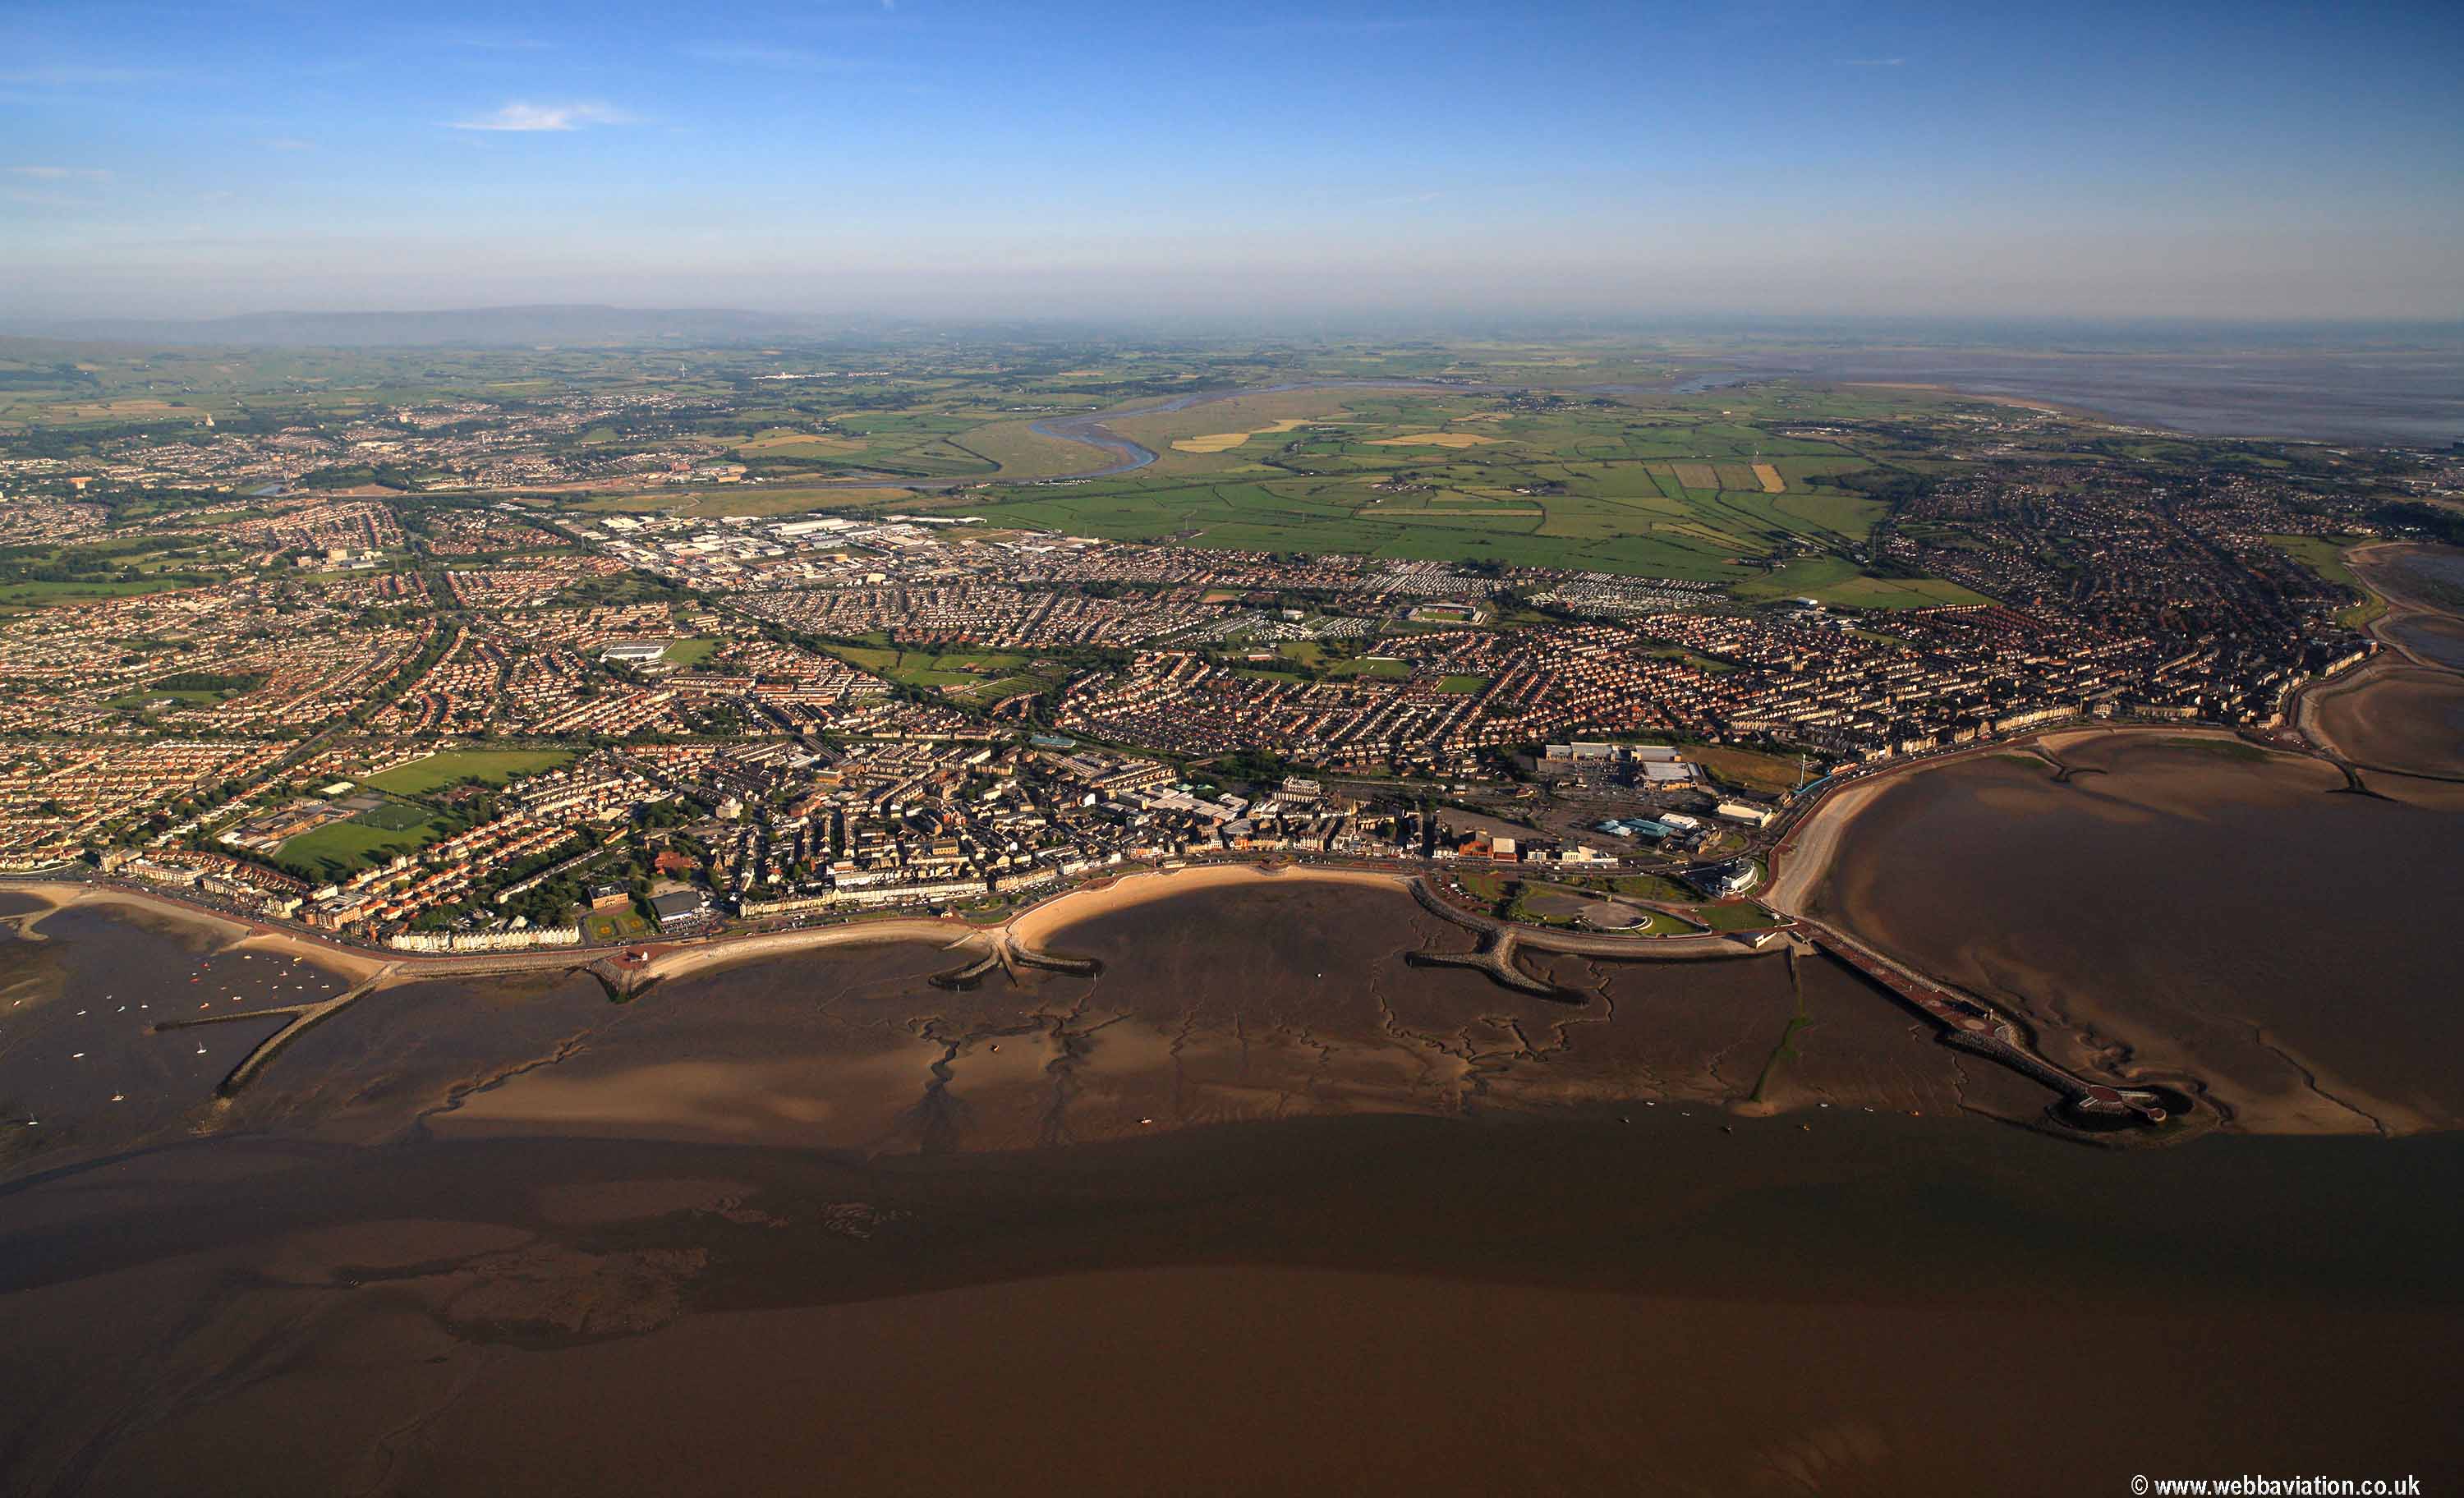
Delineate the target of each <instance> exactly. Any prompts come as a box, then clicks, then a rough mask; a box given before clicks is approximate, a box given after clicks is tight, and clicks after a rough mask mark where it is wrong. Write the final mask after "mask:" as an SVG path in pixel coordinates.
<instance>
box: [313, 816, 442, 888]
mask: <svg viewBox="0 0 2464 1498" xmlns="http://www.w3.org/2000/svg"><path fill="white" fill-rule="evenodd" d="M447 830H448V825H447V824H446V823H445V822H444V821H443V820H442V819H440V818H437V817H433V816H431V815H429V813H427V812H424V811H421V810H419V809H418V808H417V807H414V806H404V805H400V804H395V803H390V802H388V803H387V804H385V805H383V806H379V807H377V808H375V809H374V810H372V811H365V812H362V813H361V814H360V815H358V816H356V817H353V818H351V819H350V820H349V821H348V822H334V823H329V824H327V825H326V826H321V827H319V828H318V829H317V830H316V831H314V832H303V833H301V834H300V835H299V836H297V837H295V838H293V839H292V840H291V841H290V842H288V843H285V844H283V845H282V847H281V849H280V850H279V851H278V852H277V853H276V854H275V858H276V861H277V862H279V863H281V864H282V865H283V866H284V867H285V868H287V869H289V870H291V871H292V872H294V873H296V874H298V875H299V876H300V877H301V878H304V879H310V880H320V879H342V878H347V877H349V876H350V875H352V874H354V873H357V872H359V871H360V870H363V869H365V868H367V867H368V866H370V865H372V864H378V863H382V862H384V861H385V860H386V859H388V858H391V857H392V856H394V855H395V854H397V853H415V852H417V851H418V850H419V849H421V848H426V847H427V846H428V845H429V844H430V843H433V842H435V841H436V840H437V839H438V838H440V837H443V836H444V835H445V834H446V832H447Z"/></svg>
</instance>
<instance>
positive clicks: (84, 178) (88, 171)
mask: <svg viewBox="0 0 2464 1498" xmlns="http://www.w3.org/2000/svg"><path fill="white" fill-rule="evenodd" d="M9 174H10V175H11V176H13V177H32V178H34V179H35V180H36V181H38V182H101V181H104V180H106V179H107V178H109V177H110V176H111V173H109V172H108V171H105V170H103V169H102V168H101V167H99V166H11V167H10V168H9Z"/></svg>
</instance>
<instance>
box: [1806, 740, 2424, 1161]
mask: <svg viewBox="0 0 2464 1498" xmlns="http://www.w3.org/2000/svg"><path fill="white" fill-rule="evenodd" d="M2057 753H2058V755H2059V757H2060V759H2061V760H2062V761H2063V763H2065V764H2066V765H2068V766H2069V767H2070V774H2069V775H2068V777H2067V778H2065V779H2062V780H2057V778H2056V776H2055V774H2054V772H2053V770H2052V768H2051V767H2050V766H2049V765H2047V764H2045V763H2044V762H2042V761H2041V760H2035V759H2034V758H2033V757H2030V756H2025V755H2017V754H2013V755H1997V756H1987V757H1979V758H1974V759H1970V760H1965V761H1962V762H1959V763H1955V764H1950V765H1946V766H1942V767H1937V768H1933V769H1928V770H1925V771H1923V772H1920V773H1917V774H1913V775H1909V776H1906V777H1903V778H1902V779H1900V780H1897V781H1895V782H1891V783H1890V784H1889V785H1888V786H1887V788H1885V789H1884V790H1882V791H1881V793H1880V794H1878V795H1877V796H1875V797H1874V798H1873V799H1872V801H1871V802H1870V804H1868V805H1867V806H1866V807H1865V808H1864V809H1863V810H1862V811H1861V812H1859V815H1858V816H1857V819H1856V821H1855V824H1854V826H1853V827H1852V828H1851V829H1850V830H1849V832H1848V833H1847V834H1846V836H1845V841H1846V843H1847V844H1848V848H1847V850H1846V851H1845V852H1843V854H1842V855H1841V856H1840V858H1839V859H1838V861H1837V862H1836V863H1835V864H1834V865H1833V866H1832V869H1831V871H1830V874H1829V876H1828V878H1827V879H1826V880H1825V881H1824V882H1823V883H1822V884H1821V886H1820V887H1819V889H1818V890H1817V891H1816V893H1815V900H1814V909H1815V912H1816V913H1817V914H1821V915H1823V916H1824V917H1826V918H1829V919H1832V920H1836V921H1837V922H1838V923H1839V924H1841V925H1843V926H1845V927H1846V928H1848V929H1849V930H1851V931H1853V932H1856V933H1858V934H1859V935H1861V936H1865V937H1866V938H1867V939H1869V940H1872V941H1874V942H1875V943H1876V944H1878V945H1879V946H1881V947H1882V948H1883V949H1884V950H1885V951H1887V952H1889V953H1890V954H1891V955H1892V956H1894V957H1897V958H1900V959H1902V960H1903V961H1906V962H1909V963H1912V964H1915V965H1917V966H1919V967H1921V968H1924V969H1925V970H1928V971H1932V972H1937V973H1940V974H1942V975H1944V976H1945V977H1947V978H1949V979H1951V980H1954V981H1956V982H1959V983H1960V984H1962V985H1964V986H1967V987H1969V988H1971V989H1973V990H1974V991H1976V992H1977V993H1979V994H1981V995H1984V996H1987V997H1989V998H1991V999H1992V1000H1993V1001H1995V1002H2000V1003H2003V1004H2006V1005H2008V1006H2010V1007H2011V1008H2012V1009H2013V1011H2014V1012H2016V1013H2018V1014H2020V1015H2022V1016H2024V1017H2026V1018H2027V1019H2028V1020H2029V1021H2030V1022H2031V1023H2032V1024H2034V1026H2035V1029H2036V1032H2037V1037H2038V1040H2039V1042H2040V1043H2041V1044H2042V1045H2043V1046H2044V1047H2045V1049H2046V1051H2047V1053H2048V1054H2049V1055H2051V1056H2052V1057H2053V1058H2054V1059H2055V1060H2057V1062H2062V1063H2064V1064H2070V1065H2077V1066H2079V1067H2084V1068H2091V1069H2109V1070H2113V1071H2117V1072H2119V1073H2121V1074H2123V1075H2125V1076H2139V1077H2145V1078H2146V1079H2148V1080H2162V1079H2166V1078H2168V1077H2181V1078H2189V1079H2193V1080H2195V1081H2196V1082H2197V1083H2198V1084H2199V1085H2200V1086H2202V1087H2203V1088H2204V1089H2205V1091H2206V1096H2207V1097H2208V1099H2209V1100H2210V1101H2211V1103H2213V1104H2215V1105H2217V1106H2219V1107H2220V1108H2221V1109H2222V1110H2223V1111H2224V1112H2226V1113H2227V1114H2229V1116H2230V1118H2231V1120H2232V1122H2233V1126H2235V1127H2237V1128H2241V1129H2246V1130H2253V1131H2265V1132H2310V1131H2321V1132H2362V1133H2387V1134H2405V1133H2413V1132H2419V1131H2423V1130H2431V1129H2450V1128H2453V1127H2455V1126H2456V1124H2457V1123H2458V1122H2459V1120H2464V1081H2459V1077H2464V1072H2459V1071H2458V1069H2457V1068H2456V1066H2455V1057H2456V1055H2457V1054H2458V1052H2457V1047H2458V1046H2464V1016H2459V1012H2458V1011H2457V1009H2456V1008H2455V1006H2454V1005H2453V1003H2452V1002H2449V1000H2450V996H2451V995H2452V993H2453V973H2454V965H2453V952H2452V950H2451V948H2450V945H2449V942H2448V938H2447V935H2446V934H2447V933H2450V932H2453V931H2454V930H2456V929H2458V926H2459V924H2464V883H2459V881H2458V880H2457V878H2456V874H2457V872H2458V871H2459V870H2458V859H2459V857H2464V814H2459V813H2458V812H2457V811H2456V810H2454V809H2451V808H2447V807H2444V806H2440V805H2434V804H2412V803H2409V802H2403V801H2395V800H2387V799H2381V798H2378V797H2372V796H2367V795H2357V794H2353V793H2350V792H2349V791H2347V790H2346V789H2345V786H2344V780H2343V776H2341V775H2340V774H2338V773H2337V772H2336V771H2335V770H2334V769H2333V768H2331V767H2329V766H2327V765H2324V764H2321V763H2319V762H2318V761H2315V760H2303V759H2299V758H2296V757H2291V756H2282V755H2270V754H2266V753H2263V752H2261V751H2259V750H2257V749H2255V748H2252V747H2250V746H2248V745H2243V744H2238V743H2235V742H2233V741H2231V740H2224V739H2206V740H2199V739H2188V738H2180V739H2174V738H2166V737H2164V736H2149V735H2127V736H2124V735H2111V736H2081V737H2079V738H2073V739H2070V740H2067V741H2065V742H2063V743H2062V744H2061V745H2060V746H2059V747H2058V750H2057Z"/></svg>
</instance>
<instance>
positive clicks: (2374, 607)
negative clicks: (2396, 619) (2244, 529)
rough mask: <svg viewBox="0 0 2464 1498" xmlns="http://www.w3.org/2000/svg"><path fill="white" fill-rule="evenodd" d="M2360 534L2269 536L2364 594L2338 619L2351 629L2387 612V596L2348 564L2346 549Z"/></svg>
mask: <svg viewBox="0 0 2464 1498" xmlns="http://www.w3.org/2000/svg"><path fill="white" fill-rule="evenodd" d="M2267 540H2268V544H2270V545H2272V546H2274V547H2275V548H2276V549H2277V550H2278V551H2280V552H2282V553H2284V554H2285V555H2286V556H2288V557H2291V558H2292V559H2293V560H2294V561H2296V562H2299V563H2301V564H2302V565H2303V566H2305V567H2308V568H2309V569H2310V570H2311V571H2313V572H2316V573H2317V574H2319V575H2320V576H2321V577H2322V578H2325V579H2326V580H2327V581H2328V582H2330V583H2336V584H2342V585H2343V586H2345V587H2348V588H2351V589H2352V590H2353V591H2354V592H2356V593H2359V594H2361V595H2362V601H2361V602H2360V603H2358V604H2355V605H2354V606H2352V607H2350V608H2346V609H2342V610H2340V611H2338V613H2337V615H2336V622H2337V623H2338V624H2340V625H2343V627H2344V628H2348V629H2358V628H2362V627H2363V626H2364V625H2366V624H2368V623H2370V622H2371V621H2372V620H2374V619H2376V618H2378V617H2379V616H2380V615H2381V614H2384V613H2386V612H2387V600H2386V599H2384V598H2382V597H2380V596H2379V593H2378V590H2377V589H2375V588H2373V587H2371V586H2370V585H2369V584H2366V583H2365V582H2363V581H2362V579H2361V575H2360V574H2359V573H2357V572H2355V571H2354V570H2353V569H2352V568H2351V567H2350V566H2348V565H2346V564H2345V562H2344V553H2345V551H2347V550H2348V549H2350V548H2351V547H2352V546H2354V545H2356V544H2358V543H2359V542H2360V541H2361V540H2362V538H2361V537H2358V536H2270V537H2269V538H2267Z"/></svg>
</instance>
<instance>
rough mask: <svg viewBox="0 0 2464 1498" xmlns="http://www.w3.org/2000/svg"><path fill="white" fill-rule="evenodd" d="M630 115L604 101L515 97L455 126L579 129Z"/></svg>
mask: <svg viewBox="0 0 2464 1498" xmlns="http://www.w3.org/2000/svg"><path fill="white" fill-rule="evenodd" d="M632 118H633V117H632V116H630V115H628V114H627V113H625V112H624V111H623V110H621V109H614V108H610V107H609V106H607V105H605V104H526V103H522V102H520V101H518V100H517V101H516V102H514V103H510V104H507V105H506V106H505V107H504V108H502V109H499V110H497V111H496V112H495V114H492V115H482V116H480V117H479V118H478V119H476V120H456V121H453V126H452V127H453V128H454V129H456V130H579V129H582V128H583V127H584V126H586V125H604V124H625V123H627V122H629V121H631V120H632Z"/></svg>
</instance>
